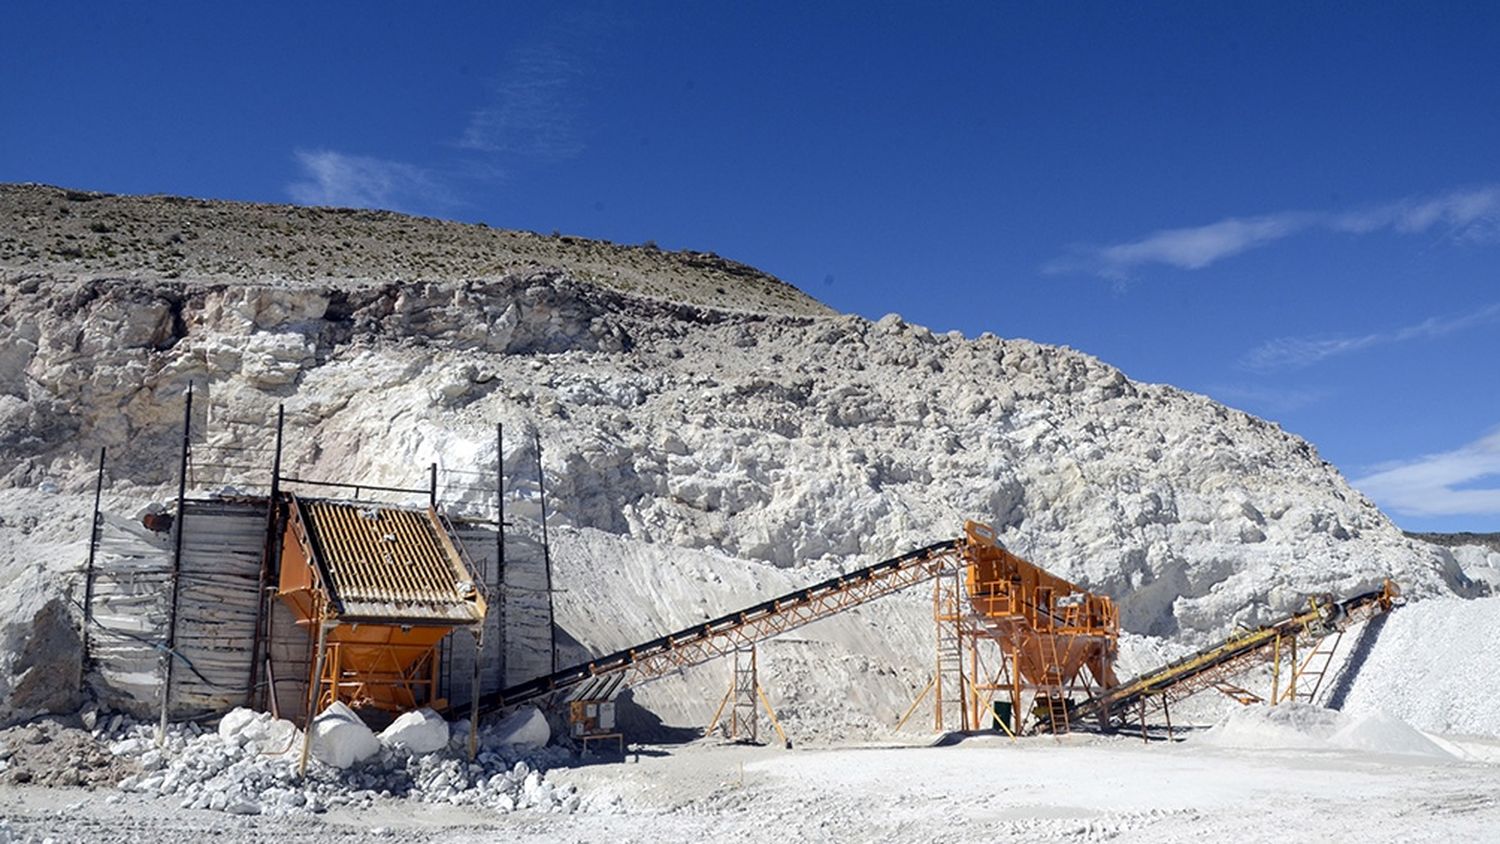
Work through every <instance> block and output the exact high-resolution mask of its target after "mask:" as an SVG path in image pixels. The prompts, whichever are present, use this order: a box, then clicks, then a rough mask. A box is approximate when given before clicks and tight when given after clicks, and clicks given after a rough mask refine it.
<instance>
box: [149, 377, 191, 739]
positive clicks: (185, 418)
mask: <svg viewBox="0 0 1500 844" xmlns="http://www.w3.org/2000/svg"><path fill="white" fill-rule="evenodd" d="M192 434H193V382H191V381H189V382H188V388H187V400H186V401H184V402H183V405H182V461H181V463H180V465H179V466H178V470H177V518H176V519H174V520H173V522H172V528H173V530H172V575H171V579H170V581H169V583H170V585H171V595H170V596H169V597H168V598H167V601H168V605H167V640H166V644H165V646H164V647H163V649H162V655H161V662H162V666H161V673H162V681H161V720H160V722H159V723H158V724H157V729H156V743H157V744H158V745H160V744H162V743H164V742H165V741H166V740H167V715H168V712H169V711H170V709H171V706H172V668H173V663H174V662H175V661H176V650H177V592H178V589H177V585H178V583H177V582H178V578H179V577H180V576H181V574H182V526H183V523H184V522H186V521H187V513H186V512H185V511H186V507H185V506H184V502H185V501H186V500H187V473H188V455H189V453H190V448H191V446H190V443H191V441H192Z"/></svg>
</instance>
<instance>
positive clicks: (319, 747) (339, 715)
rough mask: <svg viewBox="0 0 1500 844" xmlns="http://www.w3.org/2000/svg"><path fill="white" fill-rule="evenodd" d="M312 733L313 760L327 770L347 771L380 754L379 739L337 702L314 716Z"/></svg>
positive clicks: (353, 714)
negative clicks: (320, 763)
mask: <svg viewBox="0 0 1500 844" xmlns="http://www.w3.org/2000/svg"><path fill="white" fill-rule="evenodd" d="M312 731H313V735H312V754H313V758H315V759H317V760H318V761H319V762H322V763H323V764H325V765H328V766H330V767H334V768H348V767H351V766H353V765H354V764H355V763H358V762H363V761H364V760H366V759H369V758H370V757H371V756H374V755H375V754H377V753H379V752H380V739H378V738H376V737H375V733H374V732H373V731H372V730H371V729H370V728H369V727H367V726H365V722H364V721H362V720H360V717H359V716H358V715H356V714H355V712H354V710H352V709H350V708H349V707H347V706H345V705H344V704H343V703H340V702H335V703H334V704H333V705H332V706H330V707H328V708H327V709H325V710H323V711H322V712H320V713H318V717H316V718H314V719H313V723H312Z"/></svg>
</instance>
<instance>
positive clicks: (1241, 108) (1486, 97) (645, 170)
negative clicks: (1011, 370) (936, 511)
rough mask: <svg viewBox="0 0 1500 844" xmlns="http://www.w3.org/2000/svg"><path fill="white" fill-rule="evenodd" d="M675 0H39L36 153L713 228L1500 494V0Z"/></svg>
mask: <svg viewBox="0 0 1500 844" xmlns="http://www.w3.org/2000/svg"><path fill="white" fill-rule="evenodd" d="M221 5H222V6H224V7H223V8H221V7H220V6H221ZM639 5H640V7H641V8H635V7H632V6H629V5H625V4H606V3H596V4H581V5H566V6H564V5H556V6H554V5H551V4H541V3H528V4H508V3H507V4H501V3H469V4H463V3H454V4H446V5H444V6H443V7H442V8H441V9H438V8H437V4H430V6H431V8H429V7H428V6H419V5H418V4H388V5H382V4H379V3H362V4H357V5H356V4H348V5H343V6H340V5H338V4H314V3H298V4H284V5H283V4H275V3H266V4H244V5H243V7H241V8H233V9H232V8H228V7H227V4H201V3H193V4H186V3H183V4H174V3H152V4H85V3H73V2H47V3H41V2H18V3H16V2H13V3H9V4H6V6H5V8H4V10H3V11H0V113H3V114H4V115H5V125H4V127H3V131H0V181H38V182H47V183H53V184H61V185H66V186H69V187H79V188H89V189H96V190H106V191H114V192H122V193H173V194H188V195H194V196H204V197H217V198H228V199H244V200H258V201H273V202H287V201H295V202H303V203H318V204H323V203H328V204H338V205H365V206H374V207H384V208H392V209H396V210H402V211H409V212H415V213H422V214H431V215H436V216H443V217H451V218H455V219H461V220H474V221H480V220H482V221H485V222H488V223H490V224H492V225H497V226H506V227H513V228H523V229H532V230H536V231H543V232H547V231H552V230H554V229H555V230H560V231H563V232H566V233H571V234H579V235H585V236H589V237H598V238H606V239H610V240H615V241H621V242H627V243H638V242H642V241H646V240H655V241H656V242H657V243H659V244H661V245H662V246H663V247H664V248H692V249H702V250H713V251H716V252H719V253H720V254H723V255H727V256H730V257H733V258H737V259H740V260H743V261H746V262H748V263H751V264H755V265H757V266H760V267H762V268H764V269H766V270H768V271H770V272H773V273H775V274H777V275H779V276H781V277H783V278H785V279H787V280H789V281H791V282H793V283H795V284H797V285H799V286H801V287H803V288H804V289H806V290H808V291H809V292H811V293H812V294H813V295H815V296H818V297H819V298H821V299H823V300H824V301H826V302H828V303H830V304H832V305H833V306H835V307H837V308H840V309H842V310H846V311H852V312H857V313H861V314H864V315H867V316H870V317H879V316H881V315H882V314H884V313H887V312H891V311H895V312H899V313H901V314H903V315H904V316H906V317H907V318H908V319H909V320H912V321H914V322H919V323H923V324H927V325H930V326H932V327H933V328H935V329H939V330H947V329H955V328H956V329H959V330H962V331H964V332H965V333H966V334H969V335H971V336H973V335H977V334H978V333H980V332H982V331H994V332H996V333H998V334H1001V335H1003V336H1012V337H1029V338H1033V339H1036V340H1039V341H1044V342H1049V343H1060V344H1066V345H1069V346H1072V347H1074V348H1078V349H1082V350H1084V351H1086V352H1089V353H1091V354H1095V355H1098V356H1099V357H1100V358H1102V359H1104V360H1106V361H1108V362H1110V363H1113V364H1115V365H1118V366H1120V367H1121V368H1122V369H1124V370H1125V371H1126V372H1127V373H1128V374H1129V375H1131V376H1132V377H1135V378H1139V379H1145V380H1150V381H1162V382H1169V383H1173V384H1177V385H1179V386H1182V387H1185V388H1188V389H1191V390H1196V391H1201V392H1205V393H1208V394H1209V395H1212V396H1214V397H1215V398H1218V399H1221V400H1223V401H1226V402H1228V403H1230V404H1232V405H1235V406H1237V407H1241V408H1244V409H1246V410H1249V411H1251V412H1253V413H1257V414H1259V415H1262V416H1266V417H1268V418H1271V419H1275V420H1277V421H1279V422H1281V423H1282V424H1283V425H1284V426H1285V427H1286V428H1288V429H1289V430H1291V431H1294V432H1296V433H1298V434H1301V435H1303V436H1305V437H1307V438H1308V439H1310V440H1311V441H1312V442H1313V443H1314V444H1315V445H1316V446H1317V447H1318V449H1319V451H1320V452H1321V453H1322V455H1323V456H1324V457H1325V458H1326V459H1328V460H1331V461H1332V462H1334V463H1335V464H1336V465H1338V466H1339V467H1340V468H1341V469H1342V470H1343V471H1344V473H1345V474H1346V475H1348V476H1349V477H1350V478H1351V479H1353V480H1354V481H1355V482H1356V485H1358V486H1360V487H1361V488H1362V489H1364V490H1365V491H1367V492H1369V493H1370V494H1371V495H1372V496H1373V497H1374V498H1375V499H1376V500H1377V501H1378V502H1379V503H1380V504H1381V505H1382V506H1383V507H1384V508H1385V509H1386V510H1387V512H1389V513H1391V514H1392V516H1393V517H1395V518H1396V520H1397V522H1398V523H1399V524H1401V525H1402V526H1404V527H1407V528H1411V529H1445V530H1446V529H1454V530H1459V529H1470V530H1500V391H1497V389H1496V385H1497V384H1500V375H1497V361H1500V283H1497V281H1500V279H1497V269H1500V47H1497V45H1500V4H1494V3H1460V2H1447V3H1440V4H1413V3H1408V4H1391V5H1388V6H1387V5H1383V4H1367V3H1358V4H1356V3H1285V4H1278V3H1260V4H1202V3H1183V4H1151V3H1148V4H1117V3H1102V2H1100V3H1075V4H1051V3H1028V4H971V5H965V4H915V3H913V4H900V5H898V4H878V3H850V4H842V5H840V4H785V5H762V4H735V5H730V4H715V3H697V4H690V3H645V4H639Z"/></svg>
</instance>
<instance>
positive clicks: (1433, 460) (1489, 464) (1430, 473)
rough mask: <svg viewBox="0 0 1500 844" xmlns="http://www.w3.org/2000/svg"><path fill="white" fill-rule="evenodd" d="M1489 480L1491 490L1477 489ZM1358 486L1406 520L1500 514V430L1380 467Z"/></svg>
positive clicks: (1359, 482) (1358, 482) (1361, 480)
mask: <svg viewBox="0 0 1500 844" xmlns="http://www.w3.org/2000/svg"><path fill="white" fill-rule="evenodd" d="M1487 479H1488V481H1489V482H1490V486H1489V487H1488V488H1484V487H1479V488H1475V487H1474V486H1473V485H1474V484H1475V483H1476V482H1482V481H1486V480H1487ZM1354 486H1355V487H1357V488H1359V489H1360V490H1362V491H1363V492H1364V493H1365V494H1366V495H1368V496H1370V497H1371V498H1373V499H1374V500H1375V501H1376V502H1378V503H1379V504H1380V505H1381V506H1382V507H1384V508H1386V509H1388V510H1390V511H1392V512H1395V513H1400V514H1403V515H1408V516H1493V515H1497V514H1500V430H1496V431H1493V432H1491V433H1490V434H1488V435H1486V436H1484V437H1481V438H1480V439H1478V440H1475V441H1474V442H1472V443H1469V444H1468V445H1466V446H1464V447H1462V448H1459V449H1455V450H1453V451H1445V452H1442V453H1441V454H1429V455H1427V456H1425V457H1420V458H1417V459H1415V460H1409V461H1402V462H1396V463H1389V464H1386V465H1384V466H1380V467H1376V470H1375V471H1374V472H1372V473H1371V474H1369V475H1366V476H1364V477H1362V478H1357V479H1356V480H1355V481H1354Z"/></svg>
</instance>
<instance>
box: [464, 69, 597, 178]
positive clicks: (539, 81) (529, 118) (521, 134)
mask: <svg viewBox="0 0 1500 844" xmlns="http://www.w3.org/2000/svg"><path fill="white" fill-rule="evenodd" d="M582 75H583V70H582V66H581V64H580V62H579V60H578V59H577V58H576V56H575V55H573V54H570V53H568V52H565V51H563V50H561V49H559V48H558V47H556V46H553V45H550V44H542V45H536V46H531V47H526V48H523V49H520V50H517V51H515V52H514V53H513V54H511V56H510V57H509V58H508V60H507V61H506V63H505V66H504V68H503V69H502V71H501V73H500V75H499V78H498V79H497V80H496V82H495V85H494V91H493V95H492V98H491V100H490V102H489V103H488V104H486V105H485V106H484V107H482V108H479V109H475V110H474V111H473V113H471V114H470V116H469V122H468V125H467V126H465V127H464V131H463V134H462V135H461V136H460V137H459V139H458V141H457V146H458V147H459V148H461V149H466V150H471V151H474V152H483V153H490V154H502V155H509V156H522V157H526V158H531V159H537V160H543V161H559V160H562V159H565V158H571V157H573V156H575V155H577V154H578V153H579V152H581V151H582V150H583V141H582V139H581V137H580V136H579V132H578V128H577V126H578V120H577V107H576V105H575V103H576V102H577V101H578V97H577V96H576V95H575V92H574V91H573V90H572V89H573V88H574V87H575V85H576V82H577V80H578V78H579V77H581V76H582Z"/></svg>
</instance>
